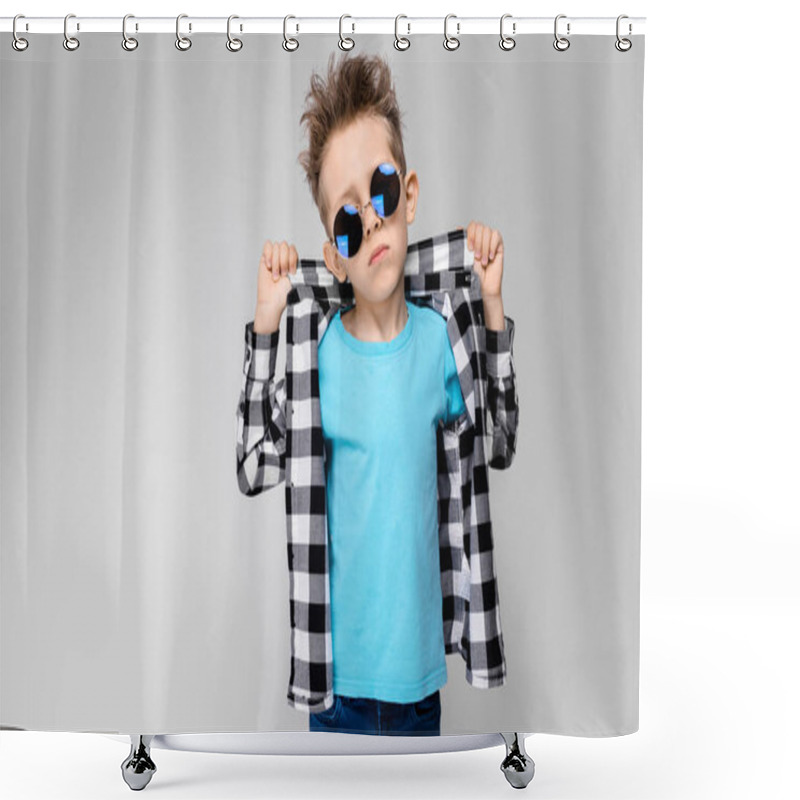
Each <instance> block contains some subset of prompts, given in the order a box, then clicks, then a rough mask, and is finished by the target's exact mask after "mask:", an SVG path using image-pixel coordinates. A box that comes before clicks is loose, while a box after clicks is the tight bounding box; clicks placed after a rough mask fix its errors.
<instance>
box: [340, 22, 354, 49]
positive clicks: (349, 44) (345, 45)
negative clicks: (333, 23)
mask: <svg viewBox="0 0 800 800" xmlns="http://www.w3.org/2000/svg"><path fill="white" fill-rule="evenodd" d="M346 18H347V19H353V18H352V17H351V16H350V15H349V14H342V16H341V17H339V49H340V50H352V49H353V48H354V47H355V46H356V40H355V39H353V38H351V37H350V36H345V35H344V33H343V32H342V22H344V20H345V19H346ZM355 29H356V25H355V23H353V30H352V31H351V33H352V32H354V31H355Z"/></svg>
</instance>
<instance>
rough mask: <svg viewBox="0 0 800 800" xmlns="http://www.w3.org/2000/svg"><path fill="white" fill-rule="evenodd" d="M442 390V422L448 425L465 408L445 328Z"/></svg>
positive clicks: (454, 360)
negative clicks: (443, 398) (443, 397)
mask: <svg viewBox="0 0 800 800" xmlns="http://www.w3.org/2000/svg"><path fill="white" fill-rule="evenodd" d="M444 390H445V418H444V424H445V425H449V424H450V423H451V422H454V421H455V420H457V419H458V418H459V417H460V416H461V415H462V414H463V413H464V412H465V411H466V410H467V407H466V405H465V404H464V396H463V395H462V394H461V383H460V382H459V380H458V368H457V367H456V359H455V356H454V355H453V348H452V346H451V344H450V337H449V336H448V335H447V329H446V328H445V331H444Z"/></svg>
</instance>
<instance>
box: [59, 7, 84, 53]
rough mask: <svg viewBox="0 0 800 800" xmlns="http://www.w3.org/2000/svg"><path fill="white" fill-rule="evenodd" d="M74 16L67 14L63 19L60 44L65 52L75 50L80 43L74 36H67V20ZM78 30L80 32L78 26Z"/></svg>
mask: <svg viewBox="0 0 800 800" xmlns="http://www.w3.org/2000/svg"><path fill="white" fill-rule="evenodd" d="M74 16H75V15H74V14H67V16H66V17H64V41H63V42H62V44H63V45H64V49H65V50H77V49H78V48H79V47H80V45H81V43H80V42H79V41H78V40H77V39H76V38H75V37H74V36H69V35H68V34H67V20H68V19H69V18H70V17H74ZM78 30H80V26H78Z"/></svg>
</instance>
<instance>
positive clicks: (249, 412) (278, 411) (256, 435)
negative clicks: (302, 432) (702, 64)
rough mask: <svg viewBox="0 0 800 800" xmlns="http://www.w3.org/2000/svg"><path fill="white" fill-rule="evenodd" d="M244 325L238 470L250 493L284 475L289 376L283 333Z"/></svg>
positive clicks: (241, 483)
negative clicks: (282, 355) (284, 371)
mask: <svg viewBox="0 0 800 800" xmlns="http://www.w3.org/2000/svg"><path fill="white" fill-rule="evenodd" d="M253 326H254V321H250V322H248V323H247V325H246V326H245V335H244V338H245V352H244V365H243V367H242V373H243V374H242V383H241V390H240V393H239V405H238V406H237V407H236V475H237V478H238V482H239V489H240V490H241V492H242V493H243V494H245V495H247V496H248V497H252V496H254V495H257V494H259V493H260V492H263V491H266V490H267V489H271V488H272V487H273V486H277V485H278V484H279V483H281V482H282V481H283V480H285V467H286V416H285V407H286V379H285V378H280V379H278V378H277V377H276V375H275V366H276V362H277V360H278V343H279V339H280V332H279V331H278V330H276V331H274V332H272V333H256V332H255V329H254V327H253Z"/></svg>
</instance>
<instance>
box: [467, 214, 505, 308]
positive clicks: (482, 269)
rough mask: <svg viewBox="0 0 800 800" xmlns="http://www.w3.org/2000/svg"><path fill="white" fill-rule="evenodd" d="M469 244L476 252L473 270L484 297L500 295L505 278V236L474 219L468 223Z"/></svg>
mask: <svg viewBox="0 0 800 800" xmlns="http://www.w3.org/2000/svg"><path fill="white" fill-rule="evenodd" d="M467 246H468V247H469V249H470V250H473V251H474V252H475V264H474V265H473V271H474V272H477V273H478V277H479V278H480V281H481V294H482V295H483V296H484V297H499V296H500V290H501V284H502V280H503V236H502V234H501V233H500V231H498V230H495V229H494V228H490V227H489V226H488V225H483V224H482V223H480V222H476V221H475V220H473V221H472V222H470V223H469V225H467Z"/></svg>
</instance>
